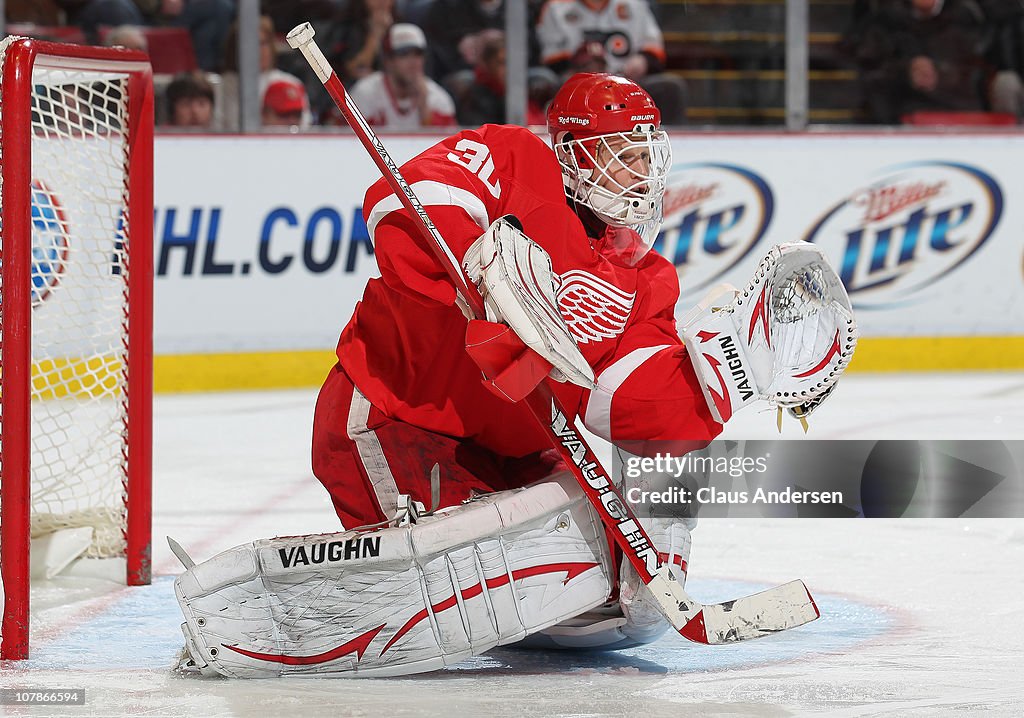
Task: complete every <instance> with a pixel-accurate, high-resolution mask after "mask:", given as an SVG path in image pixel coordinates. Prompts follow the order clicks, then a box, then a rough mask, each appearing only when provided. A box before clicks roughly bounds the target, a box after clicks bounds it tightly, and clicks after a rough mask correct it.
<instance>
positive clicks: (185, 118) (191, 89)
mask: <svg viewBox="0 0 1024 718" xmlns="http://www.w3.org/2000/svg"><path fill="white" fill-rule="evenodd" d="M164 97H165V98H166V99H167V115H168V124H169V125H171V126H172V127H202V128H209V127H210V126H211V125H212V123H213V105H214V99H213V98H214V94H213V86H212V85H211V84H210V83H209V81H208V80H207V79H206V78H205V77H204V76H203V75H202V74H200V73H185V74H181V75H178V76H177V77H175V78H174V79H173V80H171V83H170V84H169V85H167V89H166V90H165V91H164Z"/></svg>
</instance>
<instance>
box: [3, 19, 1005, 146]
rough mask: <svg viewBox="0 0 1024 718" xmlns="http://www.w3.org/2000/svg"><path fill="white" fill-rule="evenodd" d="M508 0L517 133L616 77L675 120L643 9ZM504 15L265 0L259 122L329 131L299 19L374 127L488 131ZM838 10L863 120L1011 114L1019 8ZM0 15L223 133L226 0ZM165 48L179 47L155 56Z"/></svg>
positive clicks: (181, 121) (232, 108)
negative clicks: (137, 76)
mask: <svg viewBox="0 0 1024 718" xmlns="http://www.w3.org/2000/svg"><path fill="white" fill-rule="evenodd" d="M508 1H512V0H508ZM518 1H524V2H526V5H527V10H528V52H529V57H528V65H529V70H528V77H527V86H528V105H527V123H528V124H543V122H544V108H545V106H546V104H547V103H548V101H549V100H550V99H551V98H552V97H553V96H554V93H555V92H556V91H557V89H558V87H559V86H560V84H561V83H562V82H563V81H564V80H565V79H566V78H567V77H568V76H570V75H571V74H573V73H575V72H579V71H607V72H613V73H616V74H621V75H625V76H627V77H630V78H631V79H634V80H635V81H637V82H638V83H640V84H641V85H642V86H644V87H645V88H646V89H647V90H648V92H650V93H651V95H652V96H653V97H654V99H655V101H656V102H657V103H658V105H659V107H660V108H661V110H662V115H663V118H664V121H665V124H668V125H682V124H685V123H686V122H687V109H688V94H687V85H686V83H685V81H684V80H683V79H682V76H681V75H682V73H677V72H673V70H675V69H676V68H673V67H672V66H671V65H670V62H669V61H668V59H667V56H666V48H665V40H664V35H663V32H662V28H661V27H660V24H659V20H658V18H659V10H660V8H659V3H658V2H656V1H655V0H518ZM505 2H506V0H287V1H286V0H264V2H262V3H261V9H262V11H263V13H264V14H263V16H262V17H261V18H260V25H259V33H260V38H259V48H260V54H259V58H260V68H259V96H260V108H261V115H260V116H261V121H262V123H263V125H264V126H266V127H274V126H286V127H299V128H303V127H308V126H312V125H338V124H343V120H342V118H341V117H340V115H339V113H338V112H337V109H336V108H335V107H334V105H333V103H332V102H331V101H330V99H329V97H328V96H327V94H326V93H325V92H324V91H323V90H322V89H321V88H320V86H319V82H318V81H317V79H316V77H315V76H314V75H313V73H312V72H311V71H310V69H309V68H308V66H306V64H305V62H304V61H303V60H302V58H301V56H299V55H298V54H297V53H292V52H288V51H284V52H282V51H281V50H286V48H287V45H286V44H285V43H284V40H283V35H284V32H285V31H287V30H288V29H290V28H291V27H292V26H293V25H295V24H297V23H298V22H302V21H305V20H309V21H312V23H313V25H314V28H315V29H316V31H317V40H318V43H319V44H320V46H321V48H322V49H323V50H324V52H325V53H326V55H327V57H328V59H329V61H330V62H331V64H332V66H333V67H334V68H335V69H336V70H337V72H338V74H339V76H340V77H341V78H342V81H343V82H344V84H345V85H346V87H347V88H348V90H349V92H350V93H351V95H352V97H353V98H354V100H355V101H356V103H357V104H358V105H359V106H360V108H361V109H362V110H363V113H364V114H365V115H366V117H367V119H368V120H369V121H370V123H371V124H372V125H374V126H375V127H376V128H377V129H379V130H383V131H415V130H419V129H424V128H427V129H432V128H445V129H450V128H452V127H454V126H456V125H479V124H484V123H487V122H503V121H504V118H505V84H506V77H505V58H506V52H507V48H506V38H505V32H504V24H505ZM849 8H850V10H849V12H850V17H849V23H848V27H847V29H846V32H845V33H844V37H843V40H842V42H841V43H840V46H841V48H842V49H843V51H844V52H845V53H846V56H847V58H848V61H849V66H850V67H852V68H854V69H855V70H856V72H857V77H858V87H859V90H860V92H859V94H858V97H859V100H852V101H851V102H855V103H856V104H858V105H859V107H857V108H856V109H857V112H858V113H859V118H860V119H861V120H862V121H864V122H870V123H879V124H899V123H901V122H910V121H913V119H914V118H919V117H923V116H926V115H928V114H929V113H945V114H946V115H949V114H950V113H954V114H958V115H962V116H968V115H971V114H983V115H986V116H999V117H1003V118H1007V121H1009V122H1018V121H1019V120H1020V118H1021V117H1022V116H1024V82H1022V79H1021V78H1022V75H1024V0H850V2H849ZM6 9H7V22H8V23H9V24H11V25H14V24H15V23H20V24H18V25H16V26H15V27H17V28H18V29H20V31H21V32H29V33H31V31H32V28H36V29H37V30H38V35H39V36H44V37H48V39H59V40H68V41H80V42H89V43H102V44H106V45H118V46H124V47H131V48H136V49H140V50H143V51H147V52H149V53H150V56H151V60H152V62H153V65H154V69H155V71H156V72H157V73H158V87H159V89H160V97H159V100H158V121H159V123H160V124H162V125H166V126H172V127H175V128H200V129H203V130H228V131H231V130H237V129H238V126H239V122H238V115H239V108H238V85H239V72H238V65H237V57H238V38H237V24H236V22H235V18H236V15H237V11H238V8H237V0H7V3H6ZM11 29H14V27H12V28H11ZM48 33H49V34H48ZM170 38H174V42H176V43H178V44H177V45H174V46H173V52H172V53H171V55H170V56H168V55H167V53H166V50H165V53H164V54H163V55H161V54H160V49H161V48H167V47H169V45H168V43H169V42H170V41H171V40H170Z"/></svg>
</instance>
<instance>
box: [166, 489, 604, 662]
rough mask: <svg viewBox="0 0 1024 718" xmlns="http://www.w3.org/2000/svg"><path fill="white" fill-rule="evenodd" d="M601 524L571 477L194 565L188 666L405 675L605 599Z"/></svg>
mask: <svg viewBox="0 0 1024 718" xmlns="http://www.w3.org/2000/svg"><path fill="white" fill-rule="evenodd" d="M608 566H609V560H608V548H607V542H606V540H605V538H604V532H603V530H602V527H601V524H600V520H599V519H598V518H597V517H596V516H595V514H594V513H593V510H592V509H591V507H590V505H589V504H588V503H587V501H586V499H585V498H584V497H583V496H582V494H581V492H580V491H579V489H578V487H577V486H576V484H575V482H574V481H573V480H572V478H571V477H569V476H568V475H559V476H555V477H551V479H549V480H547V481H545V482H543V483H539V484H535V485H533V486H530V487H527V488H524V489H517V490H514V491H505V492H500V493H496V494H491V495H489V496H486V497H483V498H481V499H479V500H476V501H473V502H471V503H469V504H465V505H462V506H458V507H454V508H452V509H449V510H446V511H444V512H443V513H438V514H436V515H434V516H431V517H427V518H424V519H421V521H420V523H418V524H416V525H412V526H404V527H399V528H386V529H379V530H375V531H364V532H356V531H350V532H344V533H338V534H322V535H314V536H298V537H289V538H275V539H266V540H261V541H256V542H254V543H251V544H246V545H243V546H239V547H236V548H233V549H230V550H229V551H225V552H224V553H221V554H219V555H217V556H214V557H213V558H212V559H210V560H209V561H206V562H203V563H200V564H197V565H195V566H194V567H192V568H191V569H189V570H187V571H185V573H184V574H182V575H181V576H179V577H178V579H177V580H176V581H175V593H176V595H177V597H178V602H179V603H180V604H181V607H182V611H183V613H184V615H185V623H184V624H182V630H183V632H184V633H185V638H186V650H187V653H188V654H189V657H190V659H191V662H192V663H193V664H194V665H195V666H197V667H199V668H200V669H201V670H202V671H203V672H206V673H217V674H221V675H225V676H234V677H274V676H290V675H337V676H356V675H374V676H387V675H404V674H408V673H418V672H422V671H429V670H434V669H438V668H443V667H444V666H448V665H451V664H453V663H458V662H459V661H462V660H464V659H465V658H467V657H469V656H471V655H476V654H479V653H483V652H484V651H487V650H488V649H490V648H493V647H494V646H496V645H502V644H505V643H511V642H514V641H518V640H520V639H522V638H523V637H524V636H526V635H528V634H530V633H533V632H536V631H538V630H540V629H543V628H546V627H548V626H551V625H554V624H556V623H558V622H560V621H563V620H565V619H567V618H570V617H572V616H575V615H578V614H580V613H582V612H584V611H587V610H589V609H591V608H594V607H595V606H598V605H600V604H602V603H604V602H605V601H606V600H607V599H608V596H609V594H610V591H611V582H610V581H609V578H608V575H609V568H608Z"/></svg>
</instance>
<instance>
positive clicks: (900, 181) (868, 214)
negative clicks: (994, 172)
mask: <svg viewBox="0 0 1024 718" xmlns="http://www.w3.org/2000/svg"><path fill="white" fill-rule="evenodd" d="M878 174H879V177H878V178H877V179H876V180H874V181H873V182H871V183H870V184H867V185H862V186H860V187H857V188H855V189H854V190H853V191H852V192H851V193H850V194H848V195H847V196H846V197H845V198H844V199H842V200H841V201H840V202H839V203H838V204H836V205H835V206H833V207H832V208H831V209H829V210H828V211H827V212H826V213H825V214H824V216H822V217H821V218H820V219H819V220H818V221H817V222H816V223H815V224H814V225H813V226H812V227H811V229H810V230H809V231H808V232H807V235H806V237H805V239H806V240H807V241H808V242H814V243H816V244H818V245H820V246H821V247H822V248H823V249H825V251H826V253H827V254H828V255H829V258H830V259H831V260H832V262H833V264H834V266H835V267H836V269H837V270H838V272H839V276H840V278H841V279H842V280H843V284H845V285H846V290H847V292H849V294H850V300H851V302H852V303H853V306H854V307H856V308H858V309H879V308H884V307H887V306H891V305H892V304H893V303H894V302H897V301H898V302H900V303H905V302H907V301H913V299H914V297H913V296H912V295H914V294H916V293H918V292H920V290H922V289H924V288H926V287H930V286H933V285H934V284H935V283H936V282H938V281H939V280H941V278H942V277H944V276H946V275H947V274H949V273H951V272H953V271H955V270H956V269H957V268H958V267H960V266H961V265H962V264H963V263H964V262H966V261H967V260H968V259H969V258H970V257H971V256H972V255H974V253H975V252H977V251H978V250H979V249H980V248H981V246H982V245H983V244H984V243H985V241H986V240H987V239H988V238H989V237H991V236H992V233H993V232H994V231H995V228H996V226H997V225H998V224H999V220H1000V218H1001V217H1002V213H1003V193H1002V190H1001V189H1000V187H999V185H998V183H997V182H996V181H995V179H993V178H992V177H991V176H990V175H988V174H987V173H985V172H983V171H982V170H980V169H978V168H976V167H971V166H969V165H965V164H960V163H955V162H940V161H923V162H911V163H907V164H903V165H897V166H895V167H889V168H886V169H884V170H882V171H880V172H879V173H878Z"/></svg>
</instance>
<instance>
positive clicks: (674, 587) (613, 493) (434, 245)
mask: <svg viewBox="0 0 1024 718" xmlns="http://www.w3.org/2000/svg"><path fill="white" fill-rule="evenodd" d="M313 35H314V31H313V28H312V26H311V25H310V24H309V23H303V24H301V25H298V26H297V27H295V28H294V29H292V31H291V32H289V33H288V37H287V39H288V44H289V45H290V46H291V47H292V48H293V49H297V50H299V51H300V52H302V55H303V57H305V59H306V62H308V63H309V65H310V67H312V68H313V71H314V72H316V75H317V77H318V78H319V79H320V82H322V83H323V85H324V88H325V89H326V90H327V93H328V94H329V95H330V96H331V99H332V100H334V103H335V104H336V105H337V106H338V109H339V110H341V113H342V115H343V116H344V117H345V120H346V121H347V122H348V124H349V126H350V127H351V128H352V130H353V132H355V134H356V137H358V138H359V141H360V142H361V143H362V145H363V147H365V148H366V150H367V151H368V152H369V153H370V157H371V158H372V159H373V161H374V163H375V164H376V165H377V168H378V169H379V170H380V172H381V174H383V176H384V177H385V179H386V180H387V182H388V184H390V185H391V189H392V190H393V191H394V192H395V194H396V195H397V196H398V198H399V200H401V202H402V204H403V205H404V207H405V208H406V210H408V212H409V215H410V217H411V218H413V221H414V223H415V224H416V225H417V227H418V228H419V230H420V231H421V232H422V233H423V235H424V237H425V238H426V239H427V241H428V244H429V245H430V247H431V249H432V250H433V251H434V254H435V255H436V256H437V259H438V261H439V262H441V264H442V266H443V267H444V269H445V271H446V272H447V273H448V276H449V277H450V278H451V280H452V282H454V284H455V288H456V291H457V292H458V293H459V294H460V295H461V297H462V298H463V300H464V301H465V302H466V303H467V304H468V305H469V307H470V308H471V310H472V312H473V314H474V315H475V316H476V317H478V318H483V317H485V316H486V314H485V312H484V304H483V299H482V298H481V296H480V293H479V292H478V291H477V289H476V287H475V286H473V285H472V283H470V282H469V281H468V280H467V278H466V276H465V275H464V274H463V272H462V269H461V268H460V266H459V261H458V260H457V259H456V258H455V257H454V256H453V255H452V253H451V250H449V248H448V246H447V245H446V244H445V242H444V240H443V239H442V238H441V235H440V233H439V232H438V230H437V228H436V227H435V226H434V223H433V222H432V221H431V219H430V217H429V216H428V215H427V212H426V210H425V209H424V208H423V205H422V204H420V201H419V200H418V199H417V198H416V195H415V194H414V193H413V191H412V188H411V187H410V186H409V184H408V183H407V182H406V181H405V179H404V178H403V177H402V174H401V172H400V170H399V168H398V165H397V164H395V162H394V160H393V159H392V158H391V155H389V154H388V151H387V149H386V148H385V147H384V145H383V143H381V141H380V139H379V138H378V137H377V135H376V134H375V133H374V132H373V130H372V129H371V128H370V126H369V124H368V123H367V122H366V119H365V118H364V117H363V115H362V113H360V112H359V109H358V108H357V107H356V106H355V105H354V104H353V103H352V100H351V98H350V97H349V95H348V92H347V91H346V90H345V87H344V86H343V85H342V84H341V80H340V79H339V78H338V75H337V73H335V72H334V70H332V69H331V66H330V64H329V63H328V62H327V58H325V57H324V55H323V52H321V50H320V48H319V47H318V46H317V44H316V42H315V41H314V40H313ZM524 401H525V402H526V404H527V405H528V406H529V408H530V410H531V412H532V413H533V416H534V418H535V419H536V420H537V422H538V423H539V424H540V425H541V427H542V428H543V429H544V430H545V432H546V434H547V435H548V437H549V438H550V439H551V442H552V445H553V446H554V447H555V448H556V449H558V451H559V452H560V453H561V455H562V458H563V459H564V461H565V463H566V465H568V466H569V468H570V470H571V471H572V473H573V476H574V477H575V478H576V481H577V482H578V483H579V485H580V487H581V488H582V490H583V492H584V493H585V495H586V497H587V499H588V500H589V501H590V503H591V504H593V506H594V508H595V510H596V511H597V513H598V515H599V516H600V517H601V521H602V522H603V523H604V525H605V528H606V530H607V531H608V532H609V533H610V534H611V535H612V537H613V539H614V540H615V542H616V544H618V546H619V547H620V548H621V550H622V553H623V555H624V556H625V557H626V559H627V560H628V561H629V562H630V564H632V565H633V567H634V568H635V569H636V571H637V573H638V574H639V576H640V578H641V580H642V581H643V582H644V584H645V585H646V586H647V589H648V590H649V591H650V592H651V594H652V596H654V598H655V600H656V601H657V603H658V605H659V606H660V608H661V610H662V612H663V613H664V614H665V617H666V618H667V619H668V621H669V622H670V623H671V624H672V626H673V628H675V630H677V631H678V632H679V633H680V634H681V635H682V636H683V637H684V638H687V639H689V640H691V641H694V642H697V643H706V644H722V643H733V642H736V641H743V640H746V639H750V638H758V637H760V636H766V635H769V634H772V633H778V632H779V631H783V630H786V629H788V628H794V627H796V626H800V625H803V624H805V623H808V622H810V621H813V620H814V619H816V618H817V617H818V616H819V615H820V614H819V612H818V609H817V606H815V604H814V599H813V598H811V595H810V593H809V592H808V591H807V587H806V586H804V583H803V581H800V580H795V581H790V582H789V583H786V584H783V585H781V586H777V587H775V588H770V589H768V590H766V591H762V592H761V593H757V594H753V595H751V596H745V597H743V598H740V599H737V600H734V601H727V602H724V603H719V604H702V603H700V602H698V601H695V600H694V599H692V598H690V596H689V595H688V594H687V593H686V591H685V590H684V589H683V587H682V586H681V585H680V583H679V582H678V581H676V580H675V578H674V577H673V576H672V574H671V573H670V571H669V567H668V565H667V564H662V563H661V561H660V559H659V557H658V550H657V548H656V547H655V546H654V545H653V544H652V543H651V540H650V538H649V537H648V536H647V534H646V532H645V531H644V530H643V528H642V527H641V526H640V522H639V521H638V520H637V518H636V516H635V515H634V514H633V512H632V510H631V509H630V508H629V506H628V505H627V504H626V502H625V501H624V500H623V498H622V496H621V495H620V494H619V492H618V490H617V489H616V488H615V486H614V484H613V483H612V481H611V478H610V477H609V476H608V474H607V472H606V471H605V470H604V468H603V467H602V466H601V463H600V462H599V461H598V458H597V456H596V454H595V453H594V451H593V450H592V449H591V448H590V446H589V445H588V444H587V442H586V440H585V439H584V438H583V436H582V434H581V433H580V431H579V430H578V429H577V428H576V424H575V422H574V421H573V419H572V417H570V416H568V415H567V414H566V413H565V411H564V410H563V409H562V407H561V406H560V405H559V402H558V400H557V398H556V397H555V395H554V393H553V392H552V391H551V388H550V387H549V386H548V384H547V382H542V383H541V384H540V385H539V386H538V387H537V388H536V389H535V390H534V391H533V393H532V394H530V395H529V396H528V397H527V398H526V399H524Z"/></svg>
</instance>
